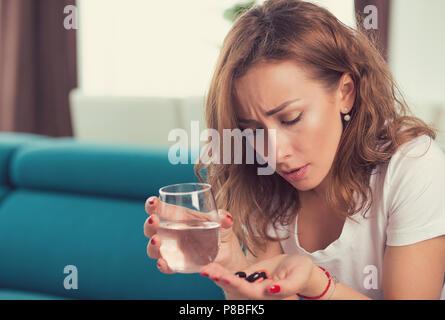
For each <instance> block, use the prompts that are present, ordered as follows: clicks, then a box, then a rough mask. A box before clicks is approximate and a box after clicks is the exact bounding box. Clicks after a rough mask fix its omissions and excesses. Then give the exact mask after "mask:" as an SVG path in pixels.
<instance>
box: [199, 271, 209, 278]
mask: <svg viewBox="0 0 445 320" xmlns="http://www.w3.org/2000/svg"><path fill="white" fill-rule="evenodd" d="M200 275H202V276H204V277H207V278H208V277H209V275H208V274H207V273H205V272H201V273H200Z"/></svg>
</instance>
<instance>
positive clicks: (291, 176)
mask: <svg viewBox="0 0 445 320" xmlns="http://www.w3.org/2000/svg"><path fill="white" fill-rule="evenodd" d="M308 167H309V163H308V164H306V165H305V166H303V167H301V168H300V169H296V170H294V171H291V172H290V173H289V172H288V173H284V178H285V179H286V180H289V181H299V180H302V179H303V178H304V177H305V176H306V173H307V170H308Z"/></svg>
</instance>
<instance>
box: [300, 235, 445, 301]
mask: <svg viewBox="0 0 445 320" xmlns="http://www.w3.org/2000/svg"><path fill="white" fill-rule="evenodd" d="M314 267H315V269H314V272H312V275H311V278H310V280H309V281H308V286H307V289H305V290H304V292H302V293H300V294H303V295H305V296H317V295H319V294H320V293H321V292H323V290H324V289H325V288H326V286H327V284H328V280H327V277H326V275H325V273H324V272H323V270H321V269H319V268H318V267H316V266H314ZM444 276H445V236H441V237H436V238H433V239H429V240H425V241H421V242H418V243H415V244H412V245H407V246H400V247H394V246H387V247H386V250H385V256H384V261H383V292H384V298H385V299H386V300H403V299H409V300H418V299H427V300H433V299H439V298H440V294H441V291H442V287H443V283H444ZM328 298H330V299H331V300H355V299H360V300H363V299H370V298H368V297H367V296H364V295H363V294H361V293H360V292H358V291H355V290H353V289H351V288H349V287H347V286H346V285H344V284H342V283H337V285H336V287H335V290H334V286H331V287H330V288H329V291H328V292H326V294H325V295H324V296H323V297H322V300H323V299H328Z"/></svg>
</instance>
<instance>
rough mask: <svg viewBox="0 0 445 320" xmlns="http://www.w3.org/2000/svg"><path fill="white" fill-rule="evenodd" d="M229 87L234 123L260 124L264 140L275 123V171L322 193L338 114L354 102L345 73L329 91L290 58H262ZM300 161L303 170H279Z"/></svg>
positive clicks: (253, 126) (297, 184)
mask: <svg viewBox="0 0 445 320" xmlns="http://www.w3.org/2000/svg"><path fill="white" fill-rule="evenodd" d="M235 90H236V93H237V98H238V102H239V109H238V110H237V117H238V121H239V124H240V129H241V130H243V129H246V128H250V129H253V130H255V129H264V130H265V137H266V139H265V141H266V142H267V129H275V134H276V135H275V136H276V141H275V142H273V141H272V143H275V152H276V172H277V173H278V174H279V175H280V176H282V177H283V178H284V179H286V180H287V181H288V182H289V183H290V184H292V185H293V186H294V187H295V188H296V189H298V190H300V191H302V192H306V191H307V192H308V193H311V194H313V195H315V196H323V194H324V192H325V187H326V181H327V179H326V178H327V177H328V174H329V172H330V169H331V166H332V163H333V161H334V157H335V155H336V152H337V147H338V145H339V141H340V137H341V134H342V130H343V125H342V120H341V117H342V116H344V114H346V113H349V111H350V109H351V107H352V104H353V102H354V83H353V81H352V79H351V77H350V75H349V74H343V76H342V77H341V79H340V81H339V83H338V87H337V89H335V91H334V92H330V93H329V92H328V91H326V89H325V88H324V87H322V85H321V83H319V82H316V81H313V80H310V79H309V78H308V77H307V76H306V73H305V71H304V70H303V69H301V68H300V67H299V66H298V65H297V64H296V63H294V62H292V61H282V62H275V63H271V62H262V63H259V64H256V65H254V66H253V67H251V68H250V69H249V70H248V72H247V73H246V74H245V75H244V76H243V77H241V78H240V79H238V80H237V82H236V83H235ZM280 106H281V107H280ZM278 107H280V108H278ZM345 107H346V108H348V111H345V110H344V108H345ZM277 108H278V111H277V112H273V114H272V112H270V111H272V110H274V109H277ZM266 112H269V115H267V114H266ZM265 145H267V143H266V144H265ZM264 149H265V151H264V153H267V152H268V151H267V150H268V148H267V147H265V148H264ZM272 150H273V149H272ZM257 152H258V151H257ZM261 156H264V155H263V154H261ZM305 165H308V166H307V167H306V168H305V169H303V170H302V171H300V173H303V172H304V175H303V176H300V175H299V174H294V175H288V174H286V173H285V172H289V171H292V170H294V169H297V168H300V167H302V166H305Z"/></svg>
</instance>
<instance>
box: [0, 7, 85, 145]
mask: <svg viewBox="0 0 445 320" xmlns="http://www.w3.org/2000/svg"><path fill="white" fill-rule="evenodd" d="M67 5H75V0H66V1H65V0H0V131H9V132H27V133H37V134H43V135H48V136H54V137H57V136H72V127H71V119H70V110H69V100H68V96H69V92H70V91H71V89H73V88H75V87H76V86H77V70H76V30H75V29H70V30H67V29H65V27H64V19H65V17H67V14H65V13H64V8H65V6H67Z"/></svg>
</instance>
